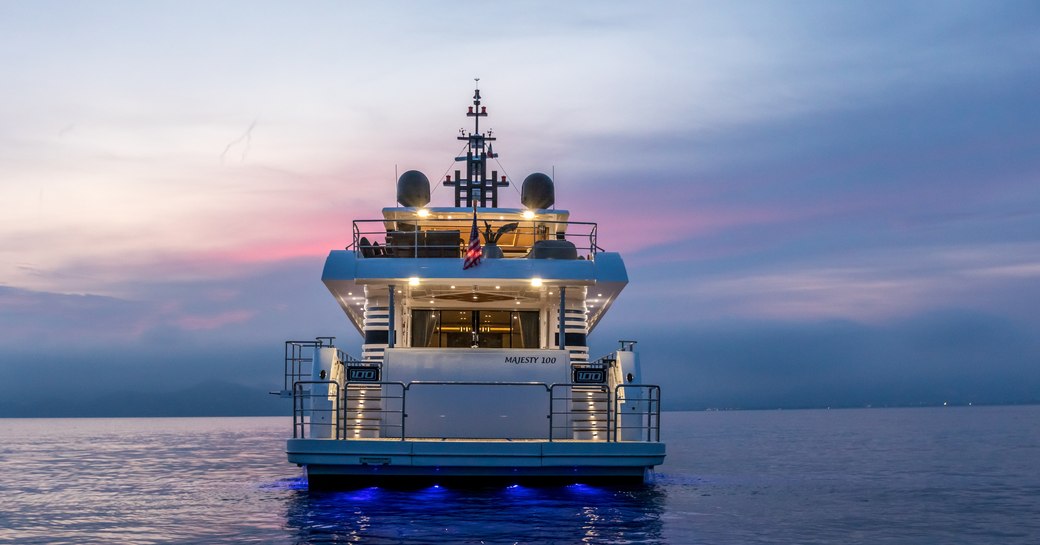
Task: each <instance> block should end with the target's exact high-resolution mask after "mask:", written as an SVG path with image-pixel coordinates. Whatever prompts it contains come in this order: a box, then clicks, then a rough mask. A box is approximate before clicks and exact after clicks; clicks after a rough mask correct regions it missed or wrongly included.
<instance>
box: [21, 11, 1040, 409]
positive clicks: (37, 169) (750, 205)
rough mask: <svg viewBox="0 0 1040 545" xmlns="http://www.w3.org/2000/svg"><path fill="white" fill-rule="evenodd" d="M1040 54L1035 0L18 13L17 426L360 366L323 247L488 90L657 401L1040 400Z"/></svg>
mask: <svg viewBox="0 0 1040 545" xmlns="http://www.w3.org/2000/svg"><path fill="white" fill-rule="evenodd" d="M1038 59H1040V4H1037V3H1036V2H1030V1H1025V2H1015V1H1002V2H988V1H968V2H958V1H953V2H925V1H920V2H883V3H877V2H826V1H819V2H814V1H799V2H783V3H780V2H717V3H708V2H650V3H636V2H573V3H558V2H524V3H520V2H503V3H493V4H488V5H480V6H477V5H474V4H472V3H462V2H459V3H433V2H382V3H374V2H373V3H360V2H358V3H348V2H301V3H273V2H272V3H267V2H147V3H140V2H129V1H126V2H118V1H99V2H90V3H87V2H48V1H40V2H4V3H0V67H3V68H2V71H3V84H2V85H0V203H3V213H2V214H0V415H3V414H21V415H25V414H43V413H41V412H40V410H39V407H41V406H47V405H52V404H53V403H54V400H61V401H62V402H63V403H66V404H67V405H68V406H69V407H88V406H90V404H91V403H92V402H93V401H96V400H97V399H100V398H106V399H113V398H119V396H121V395H123V396H124V398H125V399H129V398H130V397H126V395H127V394H129V393H133V394H142V393H145V394H147V393H148V392H160V393H163V394H164V395H166V394H170V393H171V392H174V393H175V392H178V391H182V390H183V391H188V390H191V389H192V388H197V387H199V385H204V384H233V385H237V386H240V387H242V388H247V389H253V390H256V391H268V390H275V389H279V388H280V384H281V370H282V343H283V341H284V340H287V339H311V338H313V337H315V336H317V335H334V336H336V337H337V338H338V344H339V345H340V346H341V347H343V348H345V349H346V350H347V351H348V352H353V353H355V354H358V353H359V352H360V351H359V349H358V347H359V346H360V338H359V336H358V335H357V333H356V331H355V330H354V329H353V326H351V325H350V324H349V323H348V321H347V320H346V318H345V317H343V316H342V313H341V311H340V310H339V308H338V306H337V305H336V303H335V301H334V300H333V299H332V297H331V296H330V295H329V294H328V292H327V290H326V289H325V288H324V286H323V285H322V284H321V282H320V274H321V267H322V264H323V262H324V259H325V257H326V256H327V254H328V251H329V250H331V249H336V248H342V247H344V246H345V245H346V244H347V243H349V241H350V228H351V223H350V222H351V220H352V219H364V218H374V217H376V216H377V213H378V210H379V209H380V208H382V207H384V206H393V205H394V198H395V195H394V180H395V178H394V172H395V171H402V172H403V171H404V170H408V169H418V170H421V171H423V172H425V173H426V174H427V176H428V177H430V178H431V179H432V180H436V179H438V178H439V177H441V175H442V173H443V172H444V171H446V170H448V169H449V168H454V167H453V166H452V158H453V157H454V155H455V154H456V153H457V152H458V147H459V143H458V142H457V141H456V140H455V136H456V133H457V131H458V128H459V127H464V126H468V124H467V122H466V119H465V117H464V116H463V113H464V111H465V110H464V108H465V107H466V106H468V105H469V104H470V100H471V95H472V88H473V78H475V77H479V78H480V87H481V90H482V94H483V97H484V104H485V105H486V106H487V107H488V111H489V113H490V114H491V117H490V118H489V123H488V125H489V126H490V127H492V128H493V129H494V131H495V135H496V136H497V137H498V138H499V141H498V142H497V143H496V147H495V149H496V151H497V152H498V153H499V154H500V158H499V160H500V162H501V165H502V168H503V170H504V171H505V172H506V173H507V174H508V175H509V176H510V177H511V178H513V179H514V180H522V179H523V177H524V176H526V175H527V174H528V173H531V172H536V171H542V172H554V173H555V181H556V185H557V206H559V207H561V208H565V209H568V210H570V211H571V217H572V219H574V220H577V221H594V222H598V223H599V241H600V242H599V243H600V245H601V246H603V247H604V248H606V249H607V250H610V251H619V252H621V253H622V256H623V257H624V258H625V260H626V264H627V267H628V273H629V277H630V284H629V286H628V288H627V289H626V291H625V292H624V293H623V294H622V296H621V298H620V299H619V300H618V301H617V303H616V304H615V305H614V307H613V309H612V311H611V312H610V313H609V314H608V315H607V317H606V318H605V319H604V320H603V322H602V323H601V324H600V326H599V328H598V329H597V330H596V331H595V332H594V333H593V335H592V336H591V337H590V344H591V347H592V350H591V352H592V353H593V354H594V355H598V354H603V353H606V352H608V351H610V350H612V349H613V348H614V346H616V340H617V339H621V338H626V339H630V338H634V339H638V340H639V341H640V343H639V345H638V348H639V349H640V352H641V355H642V360H643V365H644V367H645V369H646V374H647V379H648V380H650V381H656V382H660V383H664V384H667V389H666V391H665V394H664V395H665V402H666V408H677V409H681V408H775V407H824V406H835V407H842V406H866V405H872V406H885V405H917V404H933V405H934V404H941V403H943V402H948V403H951V404H967V403H975V404H986V403H1024V402H1033V403H1036V402H1040V312H1037V311H1036V309H1037V308H1038V307H1040V153H1038V152H1037V150H1040V91H1038V89H1040V62H1038ZM506 191H507V193H505V194H504V195H505V197H504V199H503V200H504V201H505V203H506V205H518V204H517V203H518V201H519V197H518V195H516V194H515V193H511V192H509V191H510V190H506ZM450 199H451V194H450V193H449V192H448V190H445V189H443V188H440V189H437V190H435V192H434V193H433V203H432V204H433V205H442V206H443V205H450V204H451V203H450ZM510 199H514V200H515V201H517V203H512V204H510V203H511V201H510ZM106 396H107V397H106ZM133 399H136V400H140V399H141V398H140V396H139V395H138V396H137V397H133ZM162 399H166V400H168V401H167V402H168V403H171V404H176V403H178V402H177V401H175V400H176V399H180V398H178V397H177V396H175V395H174V396H172V397H171V396H169V395H168V396H167V397H164V398H162ZM185 399H186V398H185ZM170 400H173V401H170ZM141 403H147V401H144V402H141ZM70 410H72V409H70ZM77 410H78V409H77ZM174 412H176V411H174ZM48 414H49V413H48Z"/></svg>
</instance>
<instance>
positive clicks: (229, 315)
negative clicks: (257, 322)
mask: <svg viewBox="0 0 1040 545" xmlns="http://www.w3.org/2000/svg"><path fill="white" fill-rule="evenodd" d="M255 315H256V312H255V311H252V310H230V311H227V312H221V313H219V314H210V315H208V316H203V315H195V316H190V315H189V316H182V317H180V318H177V319H176V320H175V321H174V323H176V324H177V325H178V326H179V327H180V328H181V329H185V330H188V331H200V330H213V329H220V328H222V327H224V326H226V325H230V324H238V323H242V322H246V321H249V320H250V319H252V318H253V316H255Z"/></svg>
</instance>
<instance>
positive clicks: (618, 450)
mask: <svg viewBox="0 0 1040 545" xmlns="http://www.w3.org/2000/svg"><path fill="white" fill-rule="evenodd" d="M466 116H467V117H469V118H472V123H473V130H472V131H467V130H465V129H462V130H460V131H459V136H458V140H461V141H463V142H464V144H462V146H464V147H463V150H464V151H465V154H464V155H462V154H460V155H459V156H458V157H456V158H455V161H456V162H457V163H458V164H457V166H458V167H459V168H458V169H457V170H454V173H450V172H449V173H446V174H445V175H444V179H443V180H441V179H438V180H437V181H436V183H438V184H441V187H444V188H448V191H445V192H444V195H443V196H444V197H451V198H453V201H454V202H452V203H451V204H452V206H441V207H437V206H431V205H430V198H431V191H430V189H431V183H430V180H429V179H428V178H427V177H426V176H425V175H424V174H423V173H422V172H419V171H416V170H410V171H407V172H405V173H403V174H402V175H401V176H400V177H399V178H398V180H397V188H396V189H397V203H398V206H395V207H392V208H384V209H383V210H382V217H381V218H377V219H358V220H354V221H353V223H352V230H353V232H352V237H351V240H350V241H349V245H347V246H346V247H345V249H342V250H332V251H331V252H330V253H329V256H328V258H327V260H326V262H325V268H324V271H323V272H322V281H323V282H324V284H325V286H326V287H327V288H328V290H329V291H330V292H331V293H332V296H333V298H334V299H335V300H336V303H338V304H339V306H340V308H341V309H342V310H343V312H344V313H345V314H346V317H347V318H348V319H349V321H350V322H351V323H352V324H353V325H354V327H355V328H356V329H357V331H358V333H359V334H360V335H361V336H362V337H363V339H364V340H363V344H362V346H361V354H360V356H352V355H348V354H346V353H345V352H344V351H342V350H341V349H339V348H337V347H336V345H335V338H334V337H316V338H315V339H314V340H307V341H286V343H285V360H284V361H285V364H284V383H283V387H282V390H281V391H280V392H278V393H280V394H281V395H282V396H283V397H286V398H291V399H292V404H293V410H292V417H293V421H292V438H290V439H288V440H287V444H286V452H287V455H288V460H289V462H291V463H295V464H297V465H299V466H302V467H304V468H305V469H306V473H307V479H308V484H309V486H311V487H319V486H323V485H329V484H346V485H351V484H362V483H369V482H372V481H376V482H379V481H395V480H396V481H402V480H403V481H405V482H410V481H419V480H422V481H428V480H433V481H441V480H445V481H447V480H461V479H469V480H478V481H486V480H507V481H523V480H563V481H570V482H579V481H581V482H586V481H593V480H596V481H601V480H610V481H615V480H616V481H640V482H643V481H645V480H647V479H648V478H652V475H653V468H654V467H655V466H657V465H659V464H661V463H662V462H663V461H664V457H665V445H664V443H662V442H661V438H660V413H661V390H660V387H659V386H657V385H653V384H645V383H644V382H643V372H642V367H641V365H640V361H639V354H638V353H637V352H636V350H635V346H636V342H635V341H631V340H622V341H619V344H618V346H617V349H616V350H615V351H613V352H611V353H609V354H606V355H602V356H598V357H590V356H589V349H588V343H587V338H588V335H589V334H590V333H591V332H592V331H593V330H595V328H596V325H597V324H598V323H599V322H600V320H602V319H603V316H604V315H605V314H606V312H607V311H608V310H610V308H611V306H612V304H613V303H614V301H616V300H617V298H618V296H619V295H620V294H621V290H622V289H623V288H624V287H625V285H626V284H627V283H628V275H627V273H626V270H625V265H624V262H623V261H622V259H621V256H620V255H618V254H617V253H616V252H610V251H606V250H604V249H603V248H602V247H601V246H600V240H599V239H598V238H597V224H596V223H590V222H584V221H571V218H570V214H569V213H568V212H567V211H566V210H562V209H559V208H556V202H555V189H554V185H553V181H552V179H551V178H550V177H549V176H547V175H545V174H542V173H533V174H530V175H529V176H527V177H526V178H524V180H523V182H522V183H521V184H520V188H519V191H515V190H514V191H512V192H509V193H507V192H505V191H503V192H502V193H503V194H504V195H500V190H501V189H504V188H509V187H511V186H512V187H511V188H512V189H516V186H515V184H514V182H513V180H510V179H509V177H508V176H506V175H502V176H499V173H498V171H497V170H493V169H490V164H489V162H491V161H494V162H495V163H498V160H497V158H498V153H497V152H496V151H495V148H494V144H495V143H496V138H495V137H494V136H493V132H492V131H490V130H488V131H482V130H481V121H482V120H483V119H484V118H486V117H487V116H488V112H487V107H486V106H483V105H482V104H481V96H480V89H479V87H477V88H476V89H475V90H474V94H473V103H472V105H471V106H469V107H468V111H467V112H466ZM498 164H500V163H498ZM499 168H501V167H499ZM450 170H452V169H449V171H450ZM502 170H503V172H504V169H502ZM517 193H519V197H520V199H519V200H520V203H519V204H520V206H518V207H506V206H502V205H500V202H499V201H500V197H501V198H502V200H503V201H505V200H506V199H505V197H506V196H514V195H515V194H517ZM345 242H346V241H345ZM604 244H606V243H604Z"/></svg>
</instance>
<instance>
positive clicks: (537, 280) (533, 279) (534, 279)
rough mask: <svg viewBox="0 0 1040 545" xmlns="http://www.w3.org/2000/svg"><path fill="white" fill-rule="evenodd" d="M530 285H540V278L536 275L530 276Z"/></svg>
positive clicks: (537, 286)
mask: <svg viewBox="0 0 1040 545" xmlns="http://www.w3.org/2000/svg"><path fill="white" fill-rule="evenodd" d="M531 286H533V287H536V288H540V287H542V279H541V278H538V277H535V278H532V279H531Z"/></svg>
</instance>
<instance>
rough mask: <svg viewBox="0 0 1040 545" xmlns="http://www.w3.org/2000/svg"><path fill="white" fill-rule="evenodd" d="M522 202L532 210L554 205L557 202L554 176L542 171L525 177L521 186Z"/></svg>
mask: <svg viewBox="0 0 1040 545" xmlns="http://www.w3.org/2000/svg"><path fill="white" fill-rule="evenodd" d="M520 202H521V203H523V205H524V206H526V207H527V208H528V209H530V210H536V209H539V208H550V207H552V205H553V204H556V189H555V188H554V187H553V181H552V178H550V177H548V176H546V175H545V174H542V173H541V172H535V173H534V174H531V175H530V176H528V177H526V178H524V184H523V186H521V188H520Z"/></svg>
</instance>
